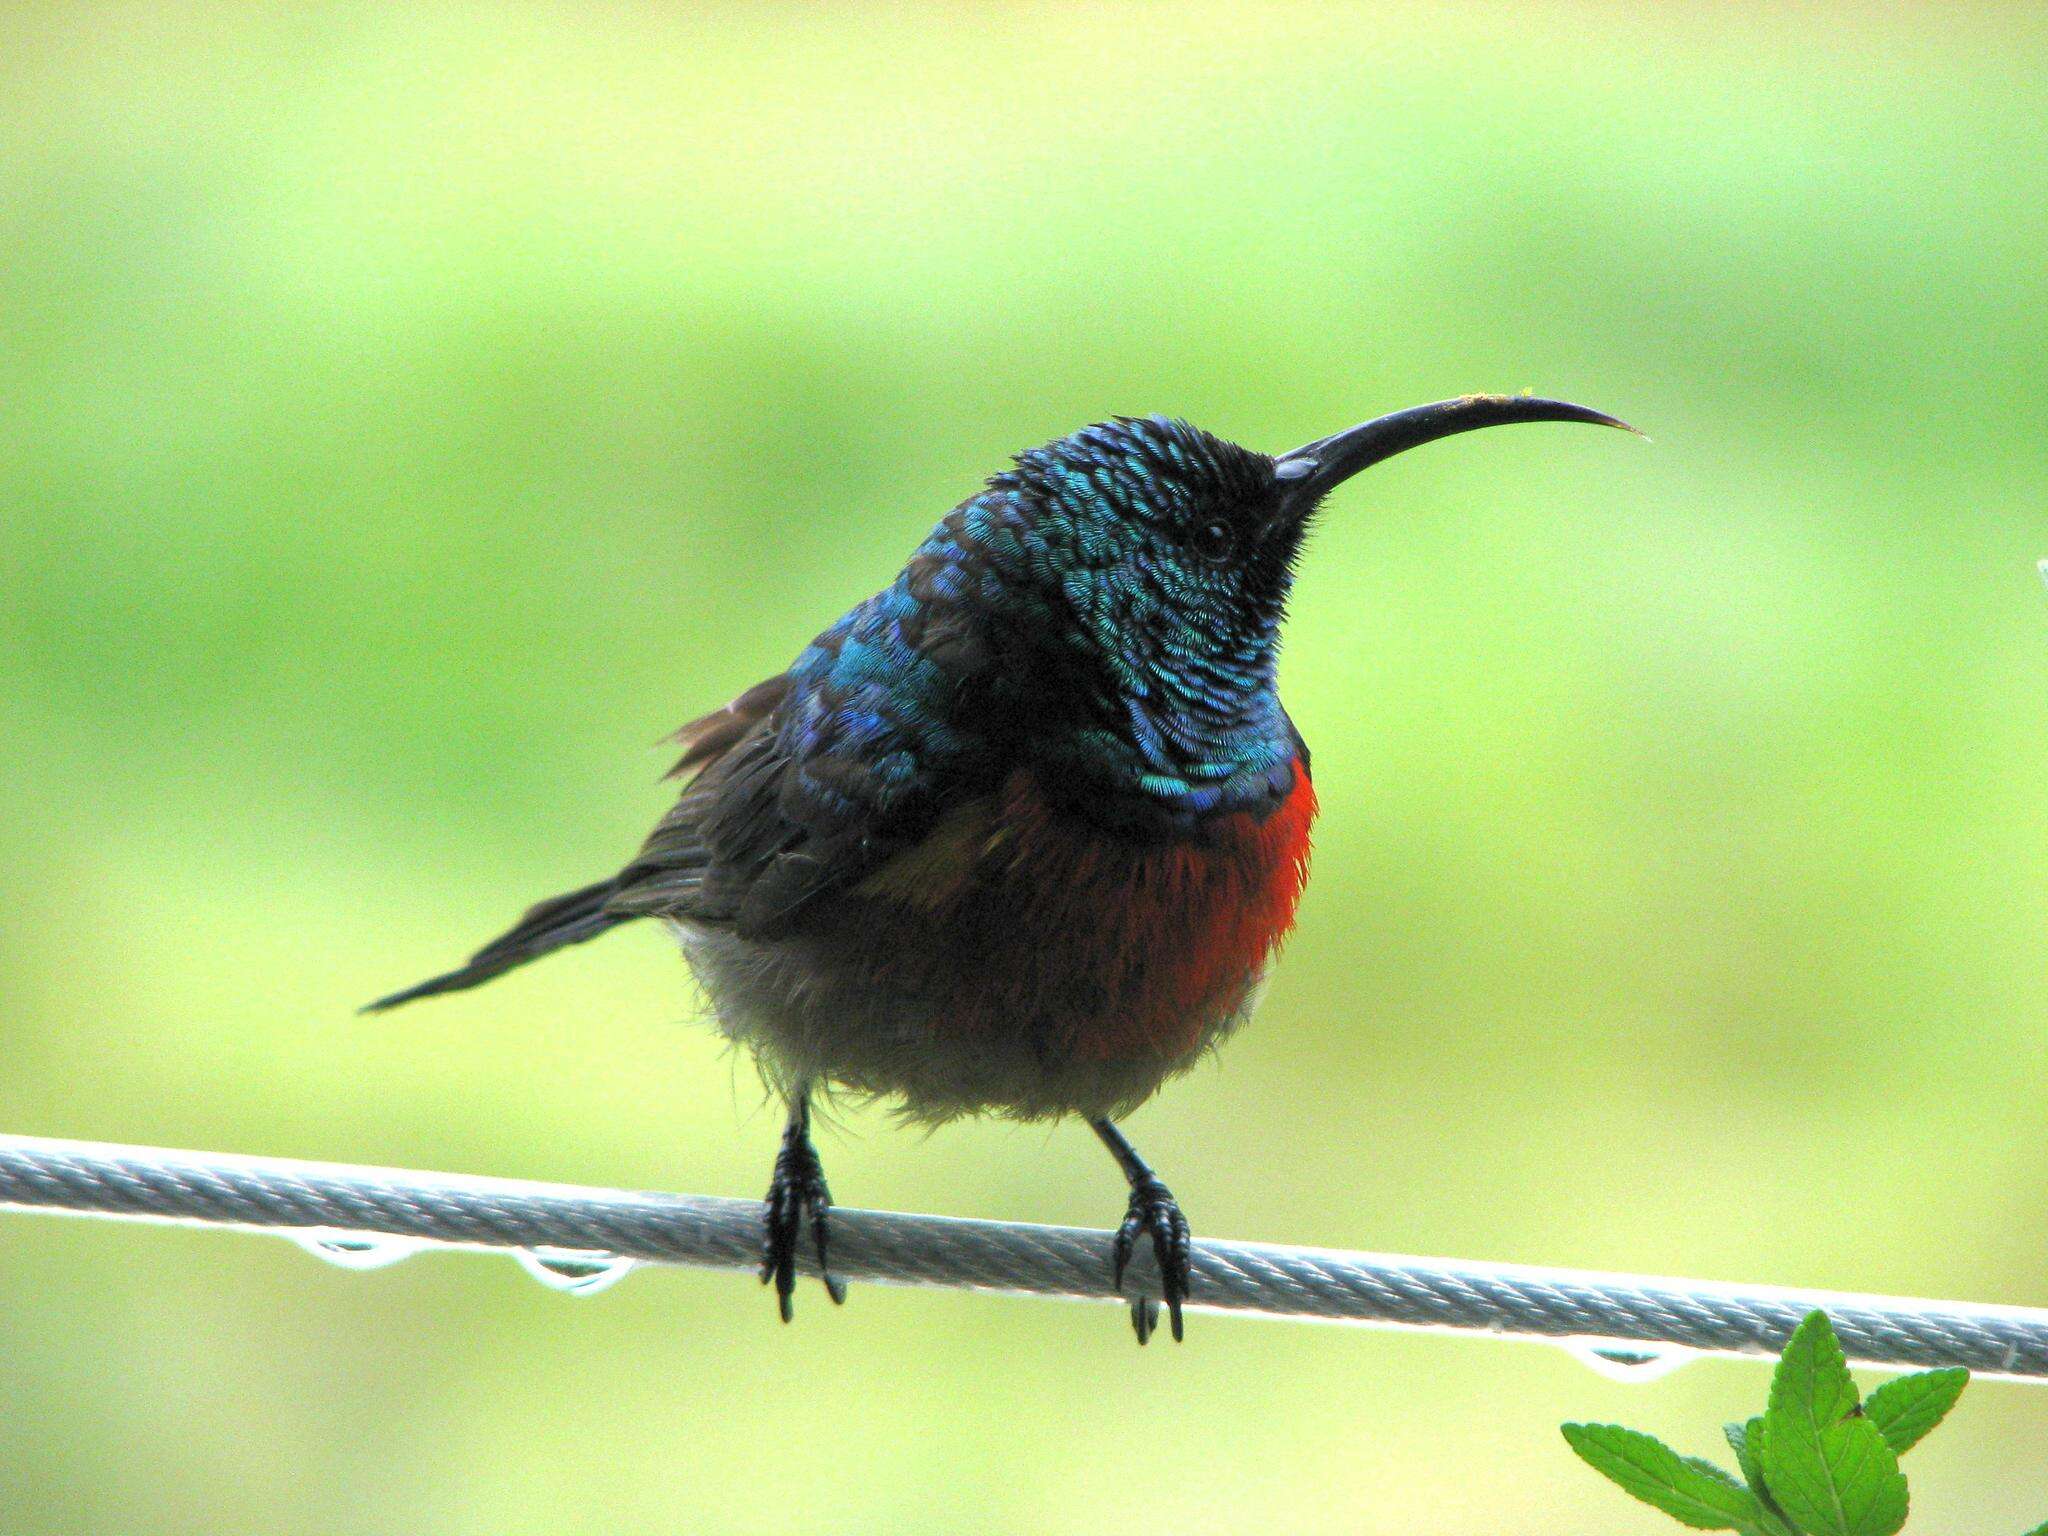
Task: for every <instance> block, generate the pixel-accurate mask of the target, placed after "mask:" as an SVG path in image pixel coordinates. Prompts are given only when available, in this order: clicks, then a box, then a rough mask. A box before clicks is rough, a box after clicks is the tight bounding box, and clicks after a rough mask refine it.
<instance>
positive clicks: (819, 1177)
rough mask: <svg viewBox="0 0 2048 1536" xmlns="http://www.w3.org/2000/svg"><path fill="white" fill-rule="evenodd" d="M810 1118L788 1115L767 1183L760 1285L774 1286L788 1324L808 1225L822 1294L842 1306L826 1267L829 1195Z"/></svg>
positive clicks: (841, 1290)
mask: <svg viewBox="0 0 2048 1536" xmlns="http://www.w3.org/2000/svg"><path fill="white" fill-rule="evenodd" d="M809 1119H810V1117H809V1114H808V1113H807V1112H805V1111H802V1110H800V1111H798V1112H797V1113H796V1114H794V1115H792V1116H791V1119H790V1124H789V1129H788V1130H787V1131H785V1132H784V1133H783V1137H782V1150H781V1151H780V1152H779V1153H777V1154H776V1158H775V1173H774V1176H773V1177H772V1178H771V1179H770V1181H769V1184H768V1197H767V1203H768V1213H767V1222H766V1227H767V1231H766V1235H765V1240H764V1242H763V1243H762V1248H761V1283H762V1284H763V1285H766V1284H767V1283H768V1282H769V1281H770V1280H773V1281H774V1282H775V1302H776V1310H777V1311H779V1312H780V1313H781V1314H782V1320H783V1321H784V1322H785V1323H786V1322H788V1321H790V1319H791V1318H792V1317H794V1316H795V1314H796V1303H795V1299H794V1298H795V1294H796V1250H797V1234H798V1233H799V1232H801V1231H802V1230H803V1228H804V1225H805V1223H806V1222H808V1223H809V1224H810V1229H811V1242H812V1245H813V1246H814V1247H816V1249H817V1250H818V1268H819V1270H820V1271H821V1272H822V1273H823V1277H824V1281H825V1294H826V1295H828V1296H830V1297H831V1298H832V1301H833V1303H834V1304H835V1305H844V1304H845V1301H846V1286H845V1285H844V1284H843V1283H842V1282H841V1281H839V1280H838V1279H836V1278H835V1277H834V1276H833V1275H832V1274H831V1272H830V1271H829V1270H828V1269H827V1268H826V1261H825V1255H826V1243H827V1228H828V1225H829V1223H828V1220H827V1218H828V1216H829V1213H830V1212H831V1209H832V1191H831V1190H830V1189H828V1188H827V1187H826V1185H825V1170H824V1168H823V1167H822V1166H821V1165H820V1163H819V1161H818V1152H817V1149H816V1148H815V1147H813V1146H812V1145H811V1138H810V1135H809V1132H808V1127H809Z"/></svg>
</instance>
